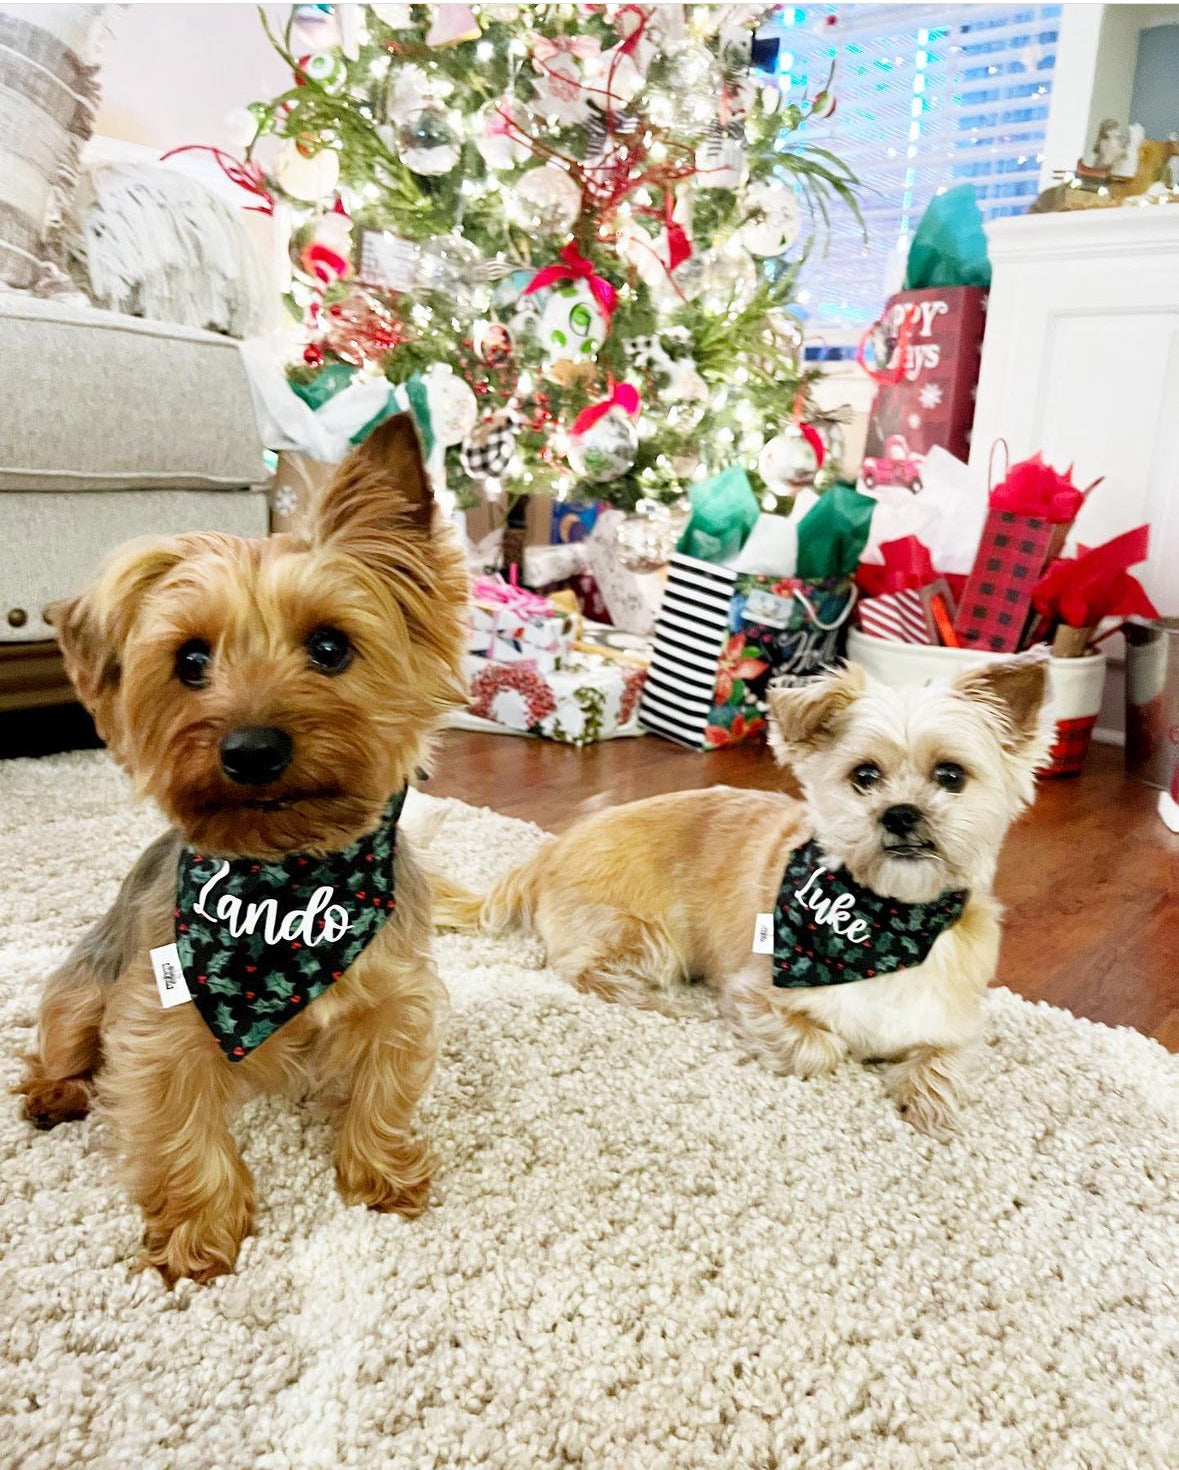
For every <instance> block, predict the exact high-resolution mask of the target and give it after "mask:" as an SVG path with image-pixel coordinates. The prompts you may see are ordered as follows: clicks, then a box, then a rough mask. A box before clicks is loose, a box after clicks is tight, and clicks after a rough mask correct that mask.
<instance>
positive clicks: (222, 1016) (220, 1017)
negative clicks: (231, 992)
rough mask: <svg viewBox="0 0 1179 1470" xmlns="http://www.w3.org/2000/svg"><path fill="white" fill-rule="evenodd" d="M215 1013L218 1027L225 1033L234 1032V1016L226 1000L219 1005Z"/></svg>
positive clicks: (227, 1034) (226, 1034)
mask: <svg viewBox="0 0 1179 1470" xmlns="http://www.w3.org/2000/svg"><path fill="white" fill-rule="evenodd" d="M214 1015H215V1016H216V1018H217V1029H218V1031H220V1032H221V1033H222V1034H223V1035H225V1036H229V1035H231V1034H232V1032H233V1016H232V1014H231V1013H230V1009H229V1007H228V1006H227V1005H226V1004H225V1003H224V1001H223V1002H222V1003H221V1004H220V1005H218V1007H217V1009H216V1011H215V1012H214Z"/></svg>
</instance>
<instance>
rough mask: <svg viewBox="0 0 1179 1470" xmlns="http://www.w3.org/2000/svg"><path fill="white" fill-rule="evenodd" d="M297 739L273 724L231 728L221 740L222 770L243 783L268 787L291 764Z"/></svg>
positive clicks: (230, 777) (232, 778)
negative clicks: (239, 728) (269, 782)
mask: <svg viewBox="0 0 1179 1470" xmlns="http://www.w3.org/2000/svg"><path fill="white" fill-rule="evenodd" d="M294 749H295V742H294V741H293V740H292V739H291V737H290V736H289V735H288V734H287V732H286V731H285V730H276V729H275V728H274V726H273V725H250V726H248V727H247V728H246V729H244V730H231V731H230V732H229V734H228V735H227V736H226V737H225V739H224V740H222V742H221V769H222V770H223V771H224V772H225V774H226V775H227V776H228V777H229V779H230V780H231V781H239V782H240V783H241V784H242V785H243V786H265V785H266V783H267V782H268V781H277V780H278V778H279V777H280V776H281V775H282V773H283V772H284V771H285V770H286V768H287V767H288V766H289V765H290V763H291V755H292V753H293V751H294Z"/></svg>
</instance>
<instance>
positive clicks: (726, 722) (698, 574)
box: [639, 553, 856, 750]
mask: <svg viewBox="0 0 1179 1470" xmlns="http://www.w3.org/2000/svg"><path fill="white" fill-rule="evenodd" d="M855 600H856V591H855V586H854V584H853V582H852V581H851V579H850V578H849V577H828V578H823V579H820V580H809V579H804V578H800V577H784V578H774V577H765V576H757V575H753V574H750V573H741V572H735V571H732V570H731V569H730V568H728V567H722V566H716V565H715V564H714V563H712V562H705V561H698V560H696V558H695V557H690V556H684V555H682V554H681V553H677V554H676V555H675V556H673V557H672V559H671V569H670V573H669V575H668V581H667V591H666V593H665V594H664V598H663V604H662V606H661V607H660V610H659V618H658V620H657V622H656V624H655V653H654V657H653V659H652V662H651V668H650V672H649V673H648V675H647V682H646V684H645V685H644V686H643V696H642V700H641V702H640V704H639V720H640V722H641V723H642V724H643V725H644V726H645V727H646V728H647V729H648V730H651V731H652V732H654V733H655V734H656V735H662V736H664V737H665V738H666V739H668V740H675V741H678V742H679V743H680V744H681V745H690V746H692V747H693V748H694V749H696V750H714V749H717V748H719V747H720V746H723V745H736V744H739V743H740V742H741V741H743V740H749V739H753V738H757V737H760V736H762V735H763V734H764V732H765V724H766V689H767V688H768V686H769V684H770V681H771V679H772V680H773V682H774V684H775V685H781V684H783V683H787V684H793V683H799V682H801V681H802V680H804V679H807V678H810V677H811V676H812V675H814V674H817V673H818V672H819V671H820V670H821V669H823V668H826V667H828V666H829V665H831V664H833V663H835V662H836V661H837V660H838V658H839V657H840V654H841V651H842V647H843V638H844V631H845V628H846V624H847V620H848V618H849V617H850V615H851V611H852V608H853V607H854V606H855Z"/></svg>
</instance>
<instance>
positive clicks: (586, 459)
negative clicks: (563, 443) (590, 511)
mask: <svg viewBox="0 0 1179 1470" xmlns="http://www.w3.org/2000/svg"><path fill="white" fill-rule="evenodd" d="M638 453H639V431H638V429H637V428H636V427H635V422H634V420H633V419H632V418H631V417H630V415H629V414H628V413H626V411H625V410H624V409H621V408H612V409H610V411H609V412H608V413H605V414H603V415H602V417H601V418H600V419H598V420H597V421H596V422H595V423H592V424H591V425H590V426H589V428H588V429H583V430H582V432H581V433H580V434H570V435H569V447H568V449H567V450H566V452H565V457H566V459H568V461H569V467H570V469H571V470H572V471H573V473H574V474H575V475H578V476H580V478H581V479H583V480H592V481H593V482H594V483H596V484H604V483H605V482H606V481H607V480H616V479H617V478H618V477H619V475H624V474H626V472H627V470H629V469H630V467H631V465H633V464H634V462H635V460H636V459H637V458H638Z"/></svg>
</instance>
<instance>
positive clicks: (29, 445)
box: [0, 292, 266, 490]
mask: <svg viewBox="0 0 1179 1470" xmlns="http://www.w3.org/2000/svg"><path fill="white" fill-rule="evenodd" d="M0 404H3V406H4V411H3V413H2V414H0V490H108V489H109V490H128V489H162V488H167V487H183V488H193V489H198V488H205V487H208V488H223V487H224V488H229V487H240V486H244V485H250V484H255V483H258V482H259V481H261V480H262V479H263V478H264V476H265V473H266V472H265V467H264V465H263V463H262V445H261V442H260V440H259V438H258V429H257V425H256V423H255V419H254V410H253V400H252V398H251V396H250V387H249V383H248V381H247V379H246V374H245V369H244V368H243V366H242V360H241V356H240V353H239V351H238V345H237V343H236V342H233V341H231V340H230V339H228V338H226V337H219V336H216V335H215V334H214V333H212V332H202V331H199V330H197V329H195V328H192V327H181V326H175V325H172V324H170V323H164V322H150V321H143V320H140V319H139V318H136V317H126V316H119V315H117V314H116V313H114V312H109V311H100V310H97V309H96V308H93V307H82V306H77V305H74V304H72V303H66V302H63V301H53V300H45V301H42V300H37V299H34V298H32V297H28V296H24V295H21V294H19V293H16V292H10V293H0Z"/></svg>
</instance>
